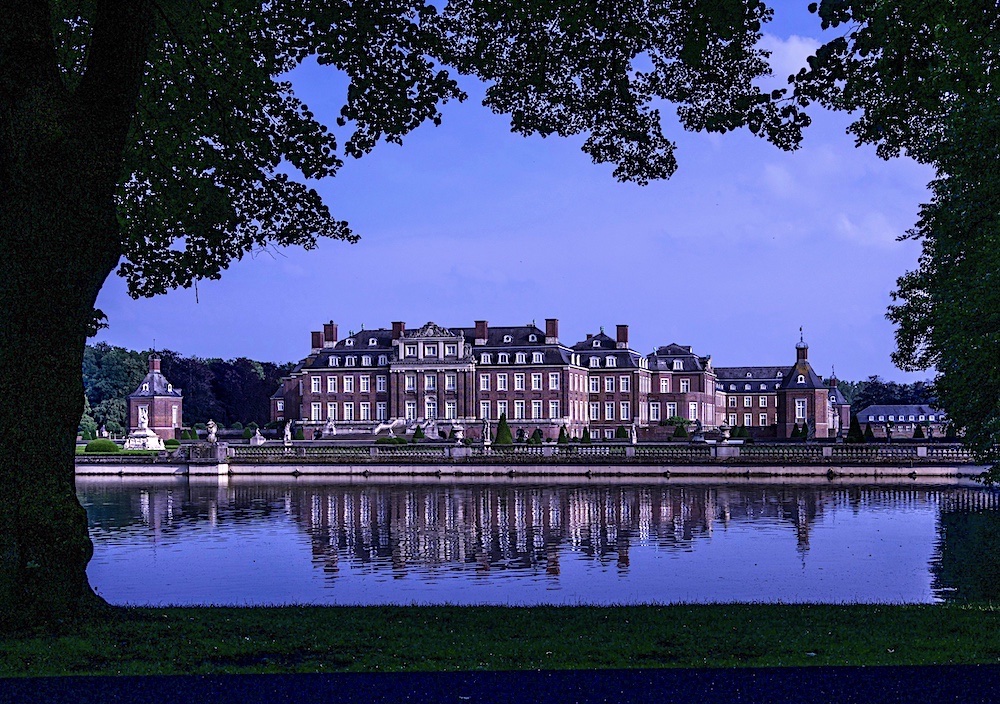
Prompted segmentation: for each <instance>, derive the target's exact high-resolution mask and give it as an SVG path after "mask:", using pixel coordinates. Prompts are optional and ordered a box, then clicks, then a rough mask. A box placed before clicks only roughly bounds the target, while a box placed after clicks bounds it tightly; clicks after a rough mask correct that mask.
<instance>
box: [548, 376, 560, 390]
mask: <svg viewBox="0 0 1000 704" xmlns="http://www.w3.org/2000/svg"><path fill="white" fill-rule="evenodd" d="M558 389H559V372H550V373H549V391H557V390H558Z"/></svg>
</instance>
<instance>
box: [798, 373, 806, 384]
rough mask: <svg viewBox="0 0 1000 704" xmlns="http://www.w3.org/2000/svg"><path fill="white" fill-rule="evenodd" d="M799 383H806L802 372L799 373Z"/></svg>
mask: <svg viewBox="0 0 1000 704" xmlns="http://www.w3.org/2000/svg"><path fill="white" fill-rule="evenodd" d="M799 383H800V384H804V383H806V378H805V376H803V375H802V374H799Z"/></svg>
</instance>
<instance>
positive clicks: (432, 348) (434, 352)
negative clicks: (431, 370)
mask: <svg viewBox="0 0 1000 704" xmlns="http://www.w3.org/2000/svg"><path fill="white" fill-rule="evenodd" d="M424 356H426V357H437V356H438V346H437V345H424Z"/></svg>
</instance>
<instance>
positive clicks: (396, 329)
mask: <svg viewBox="0 0 1000 704" xmlns="http://www.w3.org/2000/svg"><path fill="white" fill-rule="evenodd" d="M405 331H406V323H404V322H403V321H402V320H397V321H396V322H394V323H393V324H392V339H393V340H398V339H399V338H401V337H402V336H403V333H404V332H405Z"/></svg>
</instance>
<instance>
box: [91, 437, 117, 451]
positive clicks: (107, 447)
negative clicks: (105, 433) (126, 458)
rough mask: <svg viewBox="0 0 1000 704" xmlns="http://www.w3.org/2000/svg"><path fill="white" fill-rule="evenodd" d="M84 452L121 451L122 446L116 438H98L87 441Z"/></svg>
mask: <svg viewBox="0 0 1000 704" xmlns="http://www.w3.org/2000/svg"><path fill="white" fill-rule="evenodd" d="M83 451H84V452H121V451H122V449H121V447H119V446H118V443H116V442H115V441H114V440H108V439H107V438H97V439H96V440H91V441H90V442H88V443H87V447H85V448H84V450H83Z"/></svg>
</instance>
